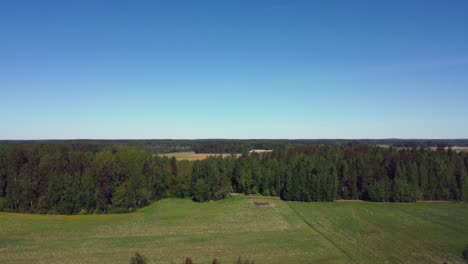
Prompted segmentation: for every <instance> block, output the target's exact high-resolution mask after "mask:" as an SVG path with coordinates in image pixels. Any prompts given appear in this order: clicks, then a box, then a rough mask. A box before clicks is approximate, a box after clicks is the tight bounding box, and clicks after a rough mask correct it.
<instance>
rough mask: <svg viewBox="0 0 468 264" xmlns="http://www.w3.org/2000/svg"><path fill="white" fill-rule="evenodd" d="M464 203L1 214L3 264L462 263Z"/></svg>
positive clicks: (247, 203) (241, 200) (183, 202)
mask: <svg viewBox="0 0 468 264" xmlns="http://www.w3.org/2000/svg"><path fill="white" fill-rule="evenodd" d="M466 219H468V205H467V204H465V203H454V202H447V203H444V202H440V203H411V204H401V203H370V202H346V203H340V202H335V203H303V202H285V201H282V200H279V199H275V198H263V197H253V196H241V195H238V196H233V197H231V198H228V199H225V200H221V201H216V202H207V203H194V202H192V201H191V200H188V199H175V198H169V199H164V200H161V201H158V202H155V203H153V204H151V205H150V206H148V207H145V208H143V209H140V210H138V211H137V212H134V213H131V214H108V215H73V216H58V215H33V214H16V213H0V252H1V254H0V263H13V262H14V263H64V262H66V263H89V264H92V263H127V262H128V259H129V258H130V256H131V255H132V254H133V253H134V252H135V251H139V252H141V253H142V254H144V255H145V256H147V257H148V259H149V260H150V263H172V262H173V263H182V261H183V258H184V257H186V256H190V257H192V258H193V259H194V260H195V263H208V262H209V261H210V260H211V259H213V258H214V257H217V258H219V259H220V260H221V261H222V263H232V262H233V261H234V260H235V259H236V258H237V257H238V256H243V257H248V258H251V259H254V260H256V263H315V262H323V263H377V262H380V263H381V262H389V263H394V262H411V263H442V262H444V261H447V262H450V263H461V262H462V259H461V251H462V248H463V247H464V246H465V245H466V244H468V239H467V237H468V221H467V220H466Z"/></svg>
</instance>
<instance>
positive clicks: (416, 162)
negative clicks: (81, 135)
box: [0, 140, 468, 214]
mask: <svg viewBox="0 0 468 264" xmlns="http://www.w3.org/2000/svg"><path fill="white" fill-rule="evenodd" d="M148 142H150V141H148ZM164 142H165V144H167V145H164V144H163V145H161V146H160V145H156V144H153V145H151V144H149V143H147V141H136V143H135V142H123V141H117V142H114V141H112V142H106V141H93V142H88V141H85V142H83V141H71V142H62V141H57V142H49V141H47V142H44V141H41V142H12V141H8V142H5V141H3V142H2V143H0V210H4V211H17V212H33V213H60V214H78V213H82V214H83V213H117V212H129V211H132V210H135V209H136V208H140V207H142V206H145V205H147V204H149V203H151V202H152V201H156V200H159V199H162V198H166V197H181V198H182V197H190V198H191V199H193V200H194V201H198V202H205V201H209V200H219V199H224V198H226V197H228V196H229V194H230V193H232V192H238V193H244V194H260V195H268V196H279V197H281V199H284V200H294V201H334V200H336V199H361V200H369V201H379V202H413V201H416V200H453V201H467V200H468V153H466V152H459V153H457V152H455V151H453V150H451V149H450V148H448V149H445V148H444V146H447V145H451V144H447V143H455V144H453V145H458V146H463V144H465V143H466V142H465V141H463V140H462V141H461V142H452V141H446V142H439V143H438V146H439V147H438V148H437V149H435V150H431V149H428V148H426V147H427V145H426V143H424V142H423V141H421V142H416V143H415V142H412V143H411V142H408V144H413V143H414V144H416V145H415V146H412V147H409V146H405V147H388V146H387V147H380V146H375V145H373V144H375V143H376V142H367V143H366V142H360V141H359V142H341V141H336V142H328V143H327V144H324V143H321V144H319V143H318V142H319V141H317V142H315V143H307V142H306V143H304V141H297V142H296V141H287V140H284V141H282V140H277V141H275V140H259V141H256V140H252V141H240V142H241V143H238V142H237V141H229V140H226V141H223V140H220V141H213V142H211V141H210V142H206V141H167V142H166V141H164ZM182 142H185V143H186V144H187V145H184V144H185V143H183V144H182ZM187 142H188V143H187ZM298 142H302V143H298ZM397 142H400V141H398V140H395V142H394V144H396V143H397ZM404 142H406V141H404ZM365 143H366V144H365ZM377 143H378V144H384V143H382V142H377ZM148 144H149V146H150V147H148ZM171 144H172V145H171ZM236 144H239V145H236ZM387 144H388V142H387ZM155 146H156V147H157V148H158V149H159V151H162V150H163V149H164V151H169V150H174V149H182V148H183V149H184V150H197V151H199V152H212V153H213V152H215V153H218V152H219V153H221V152H223V153H225V152H228V153H229V152H232V153H235V152H239V153H242V155H241V156H240V157H237V156H234V155H232V156H229V157H225V158H222V157H221V156H211V157H208V158H207V159H205V160H199V161H177V160H176V159H175V158H168V157H160V156H158V155H155V152H154V151H153V150H154V149H156V147H155ZM247 146H248V148H247ZM431 146H432V145H431ZM238 148H242V149H238ZM252 148H265V149H266V148H271V149H274V151H273V152H269V153H261V154H260V153H251V154H249V153H248V150H250V149H252Z"/></svg>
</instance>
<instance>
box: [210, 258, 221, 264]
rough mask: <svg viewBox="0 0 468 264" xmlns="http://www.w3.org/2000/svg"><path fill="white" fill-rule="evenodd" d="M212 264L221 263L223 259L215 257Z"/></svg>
mask: <svg viewBox="0 0 468 264" xmlns="http://www.w3.org/2000/svg"><path fill="white" fill-rule="evenodd" d="M211 264H221V261H219V260H218V259H216V258H215V259H213V261H212V262H211Z"/></svg>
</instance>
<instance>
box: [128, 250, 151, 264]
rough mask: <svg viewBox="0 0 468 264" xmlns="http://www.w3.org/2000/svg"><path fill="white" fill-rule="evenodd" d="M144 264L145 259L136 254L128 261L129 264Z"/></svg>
mask: <svg viewBox="0 0 468 264" xmlns="http://www.w3.org/2000/svg"><path fill="white" fill-rule="evenodd" d="M146 262H147V259H146V257H145V256H143V255H141V254H140V253H138V252H135V256H133V257H132V258H131V259H130V264H146Z"/></svg>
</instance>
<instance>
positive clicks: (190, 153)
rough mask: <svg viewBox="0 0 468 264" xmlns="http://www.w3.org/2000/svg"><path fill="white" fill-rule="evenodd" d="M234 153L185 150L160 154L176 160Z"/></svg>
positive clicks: (200, 158)
mask: <svg viewBox="0 0 468 264" xmlns="http://www.w3.org/2000/svg"><path fill="white" fill-rule="evenodd" d="M230 155H232V154H229V153H223V154H218V153H195V151H185V152H172V153H164V154H159V156H161V157H169V158H172V157H175V158H176V160H190V161H193V160H203V159H206V158H207V157H209V156H222V157H228V156H230ZM234 155H236V156H239V155H240V154H234Z"/></svg>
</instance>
